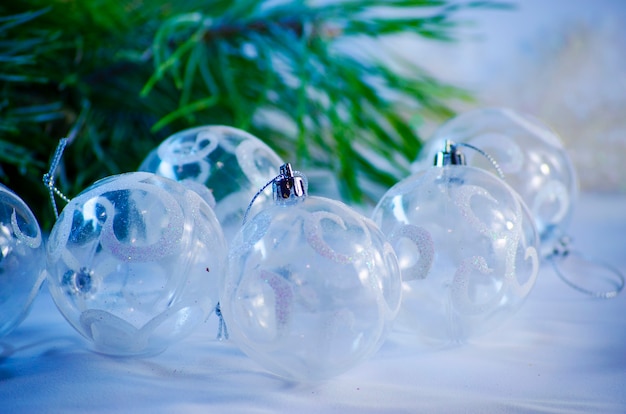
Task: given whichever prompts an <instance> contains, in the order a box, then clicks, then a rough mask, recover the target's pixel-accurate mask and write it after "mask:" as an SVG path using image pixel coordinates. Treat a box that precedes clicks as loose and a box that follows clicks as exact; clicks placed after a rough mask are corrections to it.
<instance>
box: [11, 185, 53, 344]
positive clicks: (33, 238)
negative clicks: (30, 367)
mask: <svg viewBox="0 0 626 414" xmlns="http://www.w3.org/2000/svg"><path fill="white" fill-rule="evenodd" d="M45 277H46V273H45V248H44V243H43V240H42V237H41V229H40V228H39V223H38V222H37V219H36V218H35V216H34V215H33V213H32V211H31V210H30V208H29V207H28V206H27V205H26V203H24V201H23V200H22V199H21V198H20V197H18V196H17V195H16V194H15V193H14V192H13V191H11V190H9V189H8V188H7V187H5V186H3V185H2V184H0V337H1V336H4V335H6V334H8V333H9V332H11V331H12V330H13V329H14V328H15V327H17V326H18V325H19V324H20V323H21V322H22V320H24V318H25V317H26V315H27V314H28V311H29V310H30V308H31V305H32V303H33V301H34V299H35V297H36V296H37V293H38V292H39V289H40V287H41V284H42V282H43V281H44V279H45Z"/></svg>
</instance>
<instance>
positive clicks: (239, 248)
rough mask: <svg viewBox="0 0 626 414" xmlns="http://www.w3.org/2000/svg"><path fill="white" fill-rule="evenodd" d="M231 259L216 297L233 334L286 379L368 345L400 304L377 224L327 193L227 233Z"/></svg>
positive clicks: (376, 343)
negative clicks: (219, 294) (229, 235)
mask: <svg viewBox="0 0 626 414" xmlns="http://www.w3.org/2000/svg"><path fill="white" fill-rule="evenodd" d="M229 265H230V266H229V271H228V276H227V277H226V279H225V282H224V284H223V291H222V295H221V300H220V306H221V307H222V311H223V315H224V318H225V320H226V324H227V326H228V330H229V333H230V335H231V338H232V339H233V340H234V341H235V343H236V344H237V345H239V346H240V347H241V349H242V350H243V351H244V352H245V353H247V354H248V355H249V356H250V357H251V358H253V359H254V360H256V361H257V362H259V363H260V364H261V365H262V366H264V367H265V368H266V369H267V370H269V371H271V372H273V373H274V374H276V375H279V376H281V377H284V378H288V379H292V380H304V381H307V380H320V379H325V378H329V377H332V376H335V375H338V374H341V373H343V372H345V371H347V370H349V369H350V368H352V367H353V366H355V365H357V364H358V363H359V362H361V361H362V360H364V359H365V358H367V357H368V356H370V355H371V354H373V353H374V352H375V351H376V350H377V349H378V348H379V347H380V345H381V344H382V342H383V340H384V339H385V337H386V335H387V333H388V331H389V329H390V324H391V322H392V320H393V319H394V317H395V315H396V313H397V310H398V307H399V303H400V292H401V286H400V283H401V280H400V273H399V267H398V263H397V259H396V256H395V253H394V251H393V249H392V248H391V245H390V244H389V243H388V242H387V241H386V238H385V236H384V235H383V233H382V232H381V231H380V230H379V229H378V228H377V227H376V226H375V225H374V223H373V222H372V221H371V220H370V219H368V218H366V217H364V216H362V215H360V214H358V213H357V212H355V211H354V210H352V209H350V208H349V207H347V206H346V205H345V204H343V203H341V202H338V201H333V200H330V199H328V198H323V197H314V196H304V197H302V198H301V199H298V200H296V201H294V202H293V203H290V204H285V205H283V204H280V205H279V204H276V205H273V206H270V207H266V208H265V209H263V210H262V211H261V212H259V213H258V214H257V215H256V216H254V217H252V218H251V219H249V220H248V221H247V222H246V223H245V225H244V226H243V227H242V228H241V230H240V231H239V232H238V233H237V235H236V236H235V238H234V239H233V242H232V243H231V250H230V255H229Z"/></svg>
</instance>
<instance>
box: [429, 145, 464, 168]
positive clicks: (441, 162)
mask: <svg viewBox="0 0 626 414" xmlns="http://www.w3.org/2000/svg"><path fill="white" fill-rule="evenodd" d="M444 146H445V148H444V149H443V150H442V151H439V152H438V153H437V154H436V155H435V159H434V163H433V165H434V166H435V167H444V166H446V165H466V164H467V162H466V161H465V155H464V154H463V153H462V152H461V151H460V150H459V147H458V146H457V145H456V144H454V143H453V142H452V141H450V140H446V142H445V144H444Z"/></svg>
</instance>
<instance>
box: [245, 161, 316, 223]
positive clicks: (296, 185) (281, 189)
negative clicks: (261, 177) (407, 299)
mask: <svg viewBox="0 0 626 414" xmlns="http://www.w3.org/2000/svg"><path fill="white" fill-rule="evenodd" d="M270 184H271V185H272V190H273V195H274V202H275V203H276V204H279V205H285V204H291V203H294V202H296V201H298V200H304V198H305V197H306V195H307V187H308V186H309V182H308V181H307V179H306V176H305V175H304V174H302V173H300V172H298V171H293V170H292V169H291V164H289V163H285V164H283V165H281V166H280V173H279V174H278V175H277V176H276V177H274V178H272V179H271V180H270V181H268V182H267V183H266V184H265V185H264V186H263V187H261V189H260V190H259V191H257V192H256V194H255V195H254V197H252V200H250V204H248V208H247V209H246V211H245V213H244V215H243V221H242V224H245V223H246V221H247V220H248V214H249V213H250V209H252V205H253V204H254V201H255V200H256V199H257V197H258V196H259V195H260V194H261V193H262V192H263V191H265V189H266V188H267V187H268V186H269V185H270Z"/></svg>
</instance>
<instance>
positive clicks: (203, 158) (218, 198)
mask: <svg viewBox="0 0 626 414" xmlns="http://www.w3.org/2000/svg"><path fill="white" fill-rule="evenodd" d="M282 164H283V162H282V160H281V159H280V157H279V156H278V155H276V153H275V152H274V151H273V150H272V149H271V148H270V147H269V146H267V145H266V144H265V143H263V141H261V140H260V139H258V138H256V137H255V136H253V135H251V134H249V133H247V132H245V131H242V130H240V129H237V128H232V127H228V126H219V125H211V126H202V127H197V128H191V129H186V130H184V131H181V132H178V133H176V134H174V135H172V136H170V137H169V138H167V139H166V140H164V141H163V142H162V143H161V144H160V145H159V146H158V147H157V148H156V149H155V150H154V151H152V152H151V153H150V154H149V155H148V157H147V158H146V159H145V160H144V161H143V163H142V164H141V166H140V167H139V170H140V171H148V172H152V173H155V174H157V175H160V176H163V177H167V178H171V179H173V180H176V181H181V182H183V183H185V184H186V185H188V186H189V187H190V188H191V189H193V190H194V191H197V192H198V193H199V194H200V195H202V196H203V198H205V199H206V200H207V201H208V202H209V204H210V205H211V206H212V207H213V209H214V210H215V214H216V215H217V218H218V220H219V222H220V223H221V225H222V229H223V231H224V235H225V236H226V239H227V240H231V239H232V237H233V235H234V234H235V233H236V232H237V230H239V227H241V222H242V218H243V215H244V212H245V211H246V208H247V207H248V204H249V202H250V200H251V199H252V197H253V196H254V194H255V193H256V192H257V190H258V189H259V188H261V187H262V186H263V185H264V184H265V183H267V182H268V181H269V180H271V179H272V178H274V177H275V176H276V174H277V173H278V169H279V167H280V166H281V165H282ZM198 184H200V185H198ZM207 189H208V190H209V191H207ZM271 198H272V194H271V191H270V190H269V189H268V190H266V191H265V192H264V193H263V194H261V195H260V197H259V198H258V199H257V201H256V202H255V204H254V210H253V211H258V210H259V209H261V208H262V207H263V205H264V204H265V203H267V202H268V201H269V200H271Z"/></svg>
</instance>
